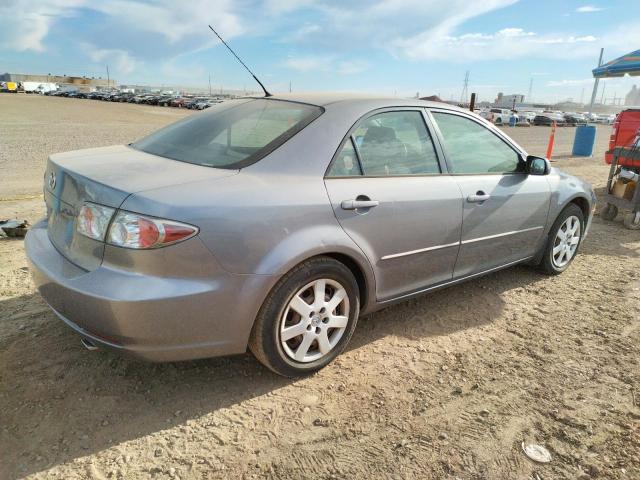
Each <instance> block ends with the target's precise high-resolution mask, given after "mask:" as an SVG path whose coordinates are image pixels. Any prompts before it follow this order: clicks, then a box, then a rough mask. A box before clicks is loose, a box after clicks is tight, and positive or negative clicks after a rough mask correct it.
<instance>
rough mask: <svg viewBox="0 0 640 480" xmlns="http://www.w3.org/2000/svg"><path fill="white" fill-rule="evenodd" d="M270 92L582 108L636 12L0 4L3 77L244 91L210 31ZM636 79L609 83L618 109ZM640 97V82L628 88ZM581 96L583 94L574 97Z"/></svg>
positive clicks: (417, 3) (534, 7) (243, 81)
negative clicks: (472, 95) (509, 100)
mask: <svg viewBox="0 0 640 480" xmlns="http://www.w3.org/2000/svg"><path fill="white" fill-rule="evenodd" d="M208 23H211V24H212V25H213V26H214V28H216V29H218V31H219V32H221V33H222V35H223V36H224V37H225V38H226V39H227V40H228V41H229V43H230V44H231V45H232V46H233V47H234V48H235V49H236V50H237V51H238V53H239V54H240V56H241V57H242V58H243V59H244V60H245V62H247V63H248V64H249V65H250V66H251V67H252V68H253V69H254V71H255V72H256V73H257V74H258V76H259V77H260V78H261V79H262V80H263V82H264V83H265V84H267V86H268V87H269V88H270V89H271V90H273V91H276V92H277V91H286V90H288V89H289V82H291V84H292V88H293V90H294V91H296V90H297V91H301V90H305V91H308V90H339V91H356V92H366V93H381V94H385V95H398V96H412V95H415V93H416V92H420V94H421V95H431V94H440V96H441V97H443V98H446V99H449V98H455V99H459V98H460V93H461V90H462V83H463V78H464V75H465V72H466V71H467V70H469V71H470V81H469V91H470V92H471V91H475V92H478V94H479V95H480V98H481V99H485V100H487V99H493V98H494V97H495V95H496V93H497V92H498V91H502V92H504V93H507V94H508V93H524V94H527V93H528V90H529V82H530V80H531V79H532V78H533V99H534V100H537V101H558V100H564V99H567V98H573V99H574V100H576V101H579V100H580V98H581V97H582V96H583V95H584V100H585V101H587V100H588V97H589V96H590V93H591V88H592V85H593V80H592V79H591V78H590V77H591V73H590V71H591V69H592V68H593V67H595V66H596V63H597V57H598V54H599V49H600V47H604V48H605V59H606V60H609V59H612V58H614V57H617V56H619V55H621V54H624V53H626V52H628V51H631V50H636V49H639V48H640V3H639V2H638V0H609V1H605V0H597V1H596V0H594V1H583V0H566V1H562V0H520V1H517V0H482V1H480V0H446V1H443V0H389V1H375V0H374V1H362V0H354V1H335V0H267V1H263V2H258V1H253V0H235V1H234V0H193V1H188V0H185V1H182V2H181V1H176V0H156V1H151V0H147V1H142V0H135V1H134V0H93V1H90V0H0V72H1V71H9V72H18V73H45V74H46V73H52V74H69V75H71V74H73V75H87V76H103V77H104V76H106V70H105V65H106V64H108V65H109V67H110V71H111V75H112V77H113V78H116V79H117V80H118V81H119V82H120V83H143V84H154V85H161V84H165V85H171V84H174V85H175V84H179V85H186V86H196V87H205V86H206V85H207V84H208V76H209V74H210V75H211V76H212V83H213V85H214V88H219V86H220V85H223V86H224V87H225V88H240V89H241V88H245V87H246V88H247V89H254V88H255V86H254V84H253V83H252V79H251V78H250V77H249V76H248V75H247V74H246V72H244V71H243V70H242V68H241V67H240V65H239V64H237V63H235V60H234V59H233V58H232V57H231V56H230V55H229V53H228V52H226V51H225V50H224V48H223V47H222V46H221V45H220V43H219V42H218V41H217V39H216V38H215V37H214V36H213V34H212V33H211V32H210V31H209V30H208V28H207V24H208ZM633 83H634V81H633V79H629V78H625V79H612V80H607V81H606V82H605V85H606V86H605V97H606V98H611V97H613V95H614V94H617V95H618V96H621V95H624V94H625V93H626V92H627V91H628V90H629V88H630V86H631V85H632V84H633ZM635 83H638V84H640V79H636V82H635ZM583 90H584V93H583Z"/></svg>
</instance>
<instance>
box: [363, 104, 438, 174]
mask: <svg viewBox="0 0 640 480" xmlns="http://www.w3.org/2000/svg"><path fill="white" fill-rule="evenodd" d="M353 137H354V139H355V143H356V145H357V148H358V154H359V156H360V163H361V166H362V170H363V171H364V172H363V173H364V175H371V176H386V175H424V174H430V173H440V167H439V165H438V159H437V156H436V152H435V148H434V146H433V142H432V140H431V136H430V135H429V131H428V130H427V127H426V125H425V123H424V118H423V117H422V113H421V112H418V111H404V112H386V113H380V114H377V115H374V116H372V117H369V118H367V119H366V120H364V121H363V122H362V124H361V125H360V126H359V127H358V128H357V129H356V131H355V132H354V134H353Z"/></svg>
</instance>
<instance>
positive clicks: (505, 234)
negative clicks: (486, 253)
mask: <svg viewBox="0 0 640 480" xmlns="http://www.w3.org/2000/svg"><path fill="white" fill-rule="evenodd" d="M543 228H544V227H532V228H525V229H524V230H513V231H511V232H505V233H498V234H497V235H489V236H487V237H478V238H471V239H469V240H463V241H462V242H460V243H461V244H462V245H465V244H467V243H473V242H481V241H483V240H491V239H492V238H499V237H506V236H507V235H515V234H516V233H525V232H532V231H534V230H541V229H543Z"/></svg>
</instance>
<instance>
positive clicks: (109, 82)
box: [107, 65, 111, 90]
mask: <svg viewBox="0 0 640 480" xmlns="http://www.w3.org/2000/svg"><path fill="white" fill-rule="evenodd" d="M110 89H111V79H110V77H109V65H107V90H110Z"/></svg>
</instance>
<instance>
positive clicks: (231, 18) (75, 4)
mask: <svg viewBox="0 0 640 480" xmlns="http://www.w3.org/2000/svg"><path fill="white" fill-rule="evenodd" d="M7 1H8V3H7ZM0 5H1V6H0V46H3V47H11V48H14V49H18V50H20V51H27V50H32V51H36V52H43V51H46V50H47V42H46V41H45V39H46V36H47V35H48V34H49V32H50V30H51V28H53V27H54V25H55V24H56V22H60V21H61V20H64V19H65V18H69V17H73V16H76V15H77V14H78V13H79V11H80V9H84V10H92V11H94V12H96V13H98V14H100V15H101V16H102V18H101V21H100V22H99V23H96V24H95V26H94V28H93V29H91V30H90V31H89V32H84V33H83V34H84V36H85V37H84V38H82V39H81V41H82V42H88V43H93V44H96V45H98V44H100V46H101V48H106V49H108V50H123V51H127V52H129V53H130V54H131V55H133V56H147V57H149V56H154V55H155V56H156V57H157V56H159V55H163V54H168V55H169V56H171V55H177V54H179V53H183V52H185V51H193V50H195V49H197V48H202V47H203V46H210V45H213V44H215V42H216V41H217V40H216V39H215V37H214V36H213V34H212V33H211V32H210V31H209V30H208V29H207V27H206V25H207V24H208V23H211V24H212V25H214V28H216V29H217V30H218V31H219V32H220V33H221V34H222V35H223V36H224V37H225V38H226V39H229V38H233V37H235V36H237V35H240V34H242V33H244V32H245V28H244V26H243V24H242V22H241V21H240V14H239V13H240V12H241V11H242V9H241V8H240V7H238V6H237V5H236V3H234V2H233V0H190V1H188V2H182V3H180V4H179V8H178V4H177V3H176V2H175V1H174V0H157V1H156V2H153V3H147V2H140V1H136V0H101V1H98V2H96V1H91V0H4V1H3V2H1V3H0Z"/></svg>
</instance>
